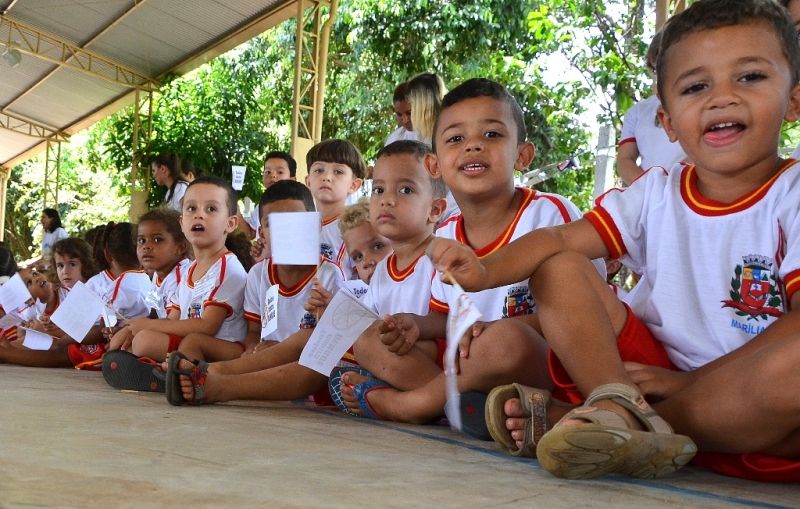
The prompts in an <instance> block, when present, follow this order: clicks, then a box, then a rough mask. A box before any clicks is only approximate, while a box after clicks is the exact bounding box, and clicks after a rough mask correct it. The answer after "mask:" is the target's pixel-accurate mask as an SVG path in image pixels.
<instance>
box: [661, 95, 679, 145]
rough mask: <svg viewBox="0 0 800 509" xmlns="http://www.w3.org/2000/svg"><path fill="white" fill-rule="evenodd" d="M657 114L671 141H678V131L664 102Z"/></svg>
mask: <svg viewBox="0 0 800 509" xmlns="http://www.w3.org/2000/svg"><path fill="white" fill-rule="evenodd" d="M656 115H657V116H658V121H659V122H660V123H661V126H662V127H663V128H664V131H666V133H667V138H669V141H671V142H673V143H675V142H676V141H678V133H676V132H675V129H673V128H672V118H670V116H669V113H667V110H665V109H664V104H663V103H662V104H661V106H659V107H658V111H657V112H656Z"/></svg>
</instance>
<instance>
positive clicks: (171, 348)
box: [167, 334, 183, 353]
mask: <svg viewBox="0 0 800 509" xmlns="http://www.w3.org/2000/svg"><path fill="white" fill-rule="evenodd" d="M181 341H183V336H178V335H175V334H169V344H168V345H167V353H172V352H176V351H177V350H178V347H179V346H180V344H181Z"/></svg>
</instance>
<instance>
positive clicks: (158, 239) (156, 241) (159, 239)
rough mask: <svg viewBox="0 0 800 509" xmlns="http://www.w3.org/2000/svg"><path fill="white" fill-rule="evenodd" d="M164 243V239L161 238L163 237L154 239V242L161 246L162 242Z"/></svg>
mask: <svg viewBox="0 0 800 509" xmlns="http://www.w3.org/2000/svg"><path fill="white" fill-rule="evenodd" d="M163 241H164V239H163V238H161V237H153V242H154V243H155V244H160V243H161V242H163Z"/></svg>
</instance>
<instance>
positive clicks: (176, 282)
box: [150, 258, 192, 313]
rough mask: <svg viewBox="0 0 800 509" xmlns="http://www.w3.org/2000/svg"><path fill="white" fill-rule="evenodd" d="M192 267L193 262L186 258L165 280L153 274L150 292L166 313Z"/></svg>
mask: <svg viewBox="0 0 800 509" xmlns="http://www.w3.org/2000/svg"><path fill="white" fill-rule="evenodd" d="M191 265H192V261H191V260H189V259H188V258H184V259H183V260H181V261H179V262H178V263H177V264H176V265H175V267H173V269H172V270H171V271H169V274H167V275H166V276H165V277H164V278H163V279H161V278H159V277H158V274H153V278H152V280H151V281H152V283H151V286H150V291H151V292H154V293H155V294H156V295H157V296H158V300H159V302H160V303H161V309H162V310H164V312H165V313H166V312H168V309H169V307H170V303H171V302H172V301H174V300H176V297H175V294H176V293H177V291H178V286H180V284H181V281H183V280H184V279H186V273H187V272H188V271H189V267H190V266H191Z"/></svg>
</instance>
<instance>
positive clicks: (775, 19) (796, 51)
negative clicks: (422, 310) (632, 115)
mask: <svg viewBox="0 0 800 509" xmlns="http://www.w3.org/2000/svg"><path fill="white" fill-rule="evenodd" d="M759 21H761V22H763V23H766V24H767V25H769V26H770V28H771V29H772V30H773V31H774V33H775V35H776V36H777V37H778V41H780V42H781V43H782V46H783V54H784V55H785V56H786V59H787V60H788V61H789V68H790V71H791V73H792V82H793V83H797V82H798V81H800V44H798V42H797V30H796V29H795V27H794V23H793V22H792V20H791V18H790V17H789V12H788V11H787V10H786V9H785V8H784V7H781V6H780V5H778V4H777V3H776V2H774V1H773V0H699V1H697V2H694V3H692V5H691V6H690V7H689V8H688V9H686V10H685V11H683V12H681V13H680V14H676V15H675V16H673V17H672V18H670V20H669V21H667V24H666V25H665V26H664V29H663V30H662V33H663V35H662V38H661V47H660V49H659V52H658V60H657V63H656V76H658V80H657V85H658V95H659V97H660V98H661V102H662V103H663V102H664V81H665V80H664V70H665V69H666V67H667V60H668V56H669V50H670V48H672V47H673V46H674V45H675V44H677V43H678V42H680V40H681V39H683V38H684V37H686V36H687V35H689V34H692V33H695V32H700V31H703V30H712V29H715V28H723V27H728V26H732V25H744V24H750V23H755V22H759Z"/></svg>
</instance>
